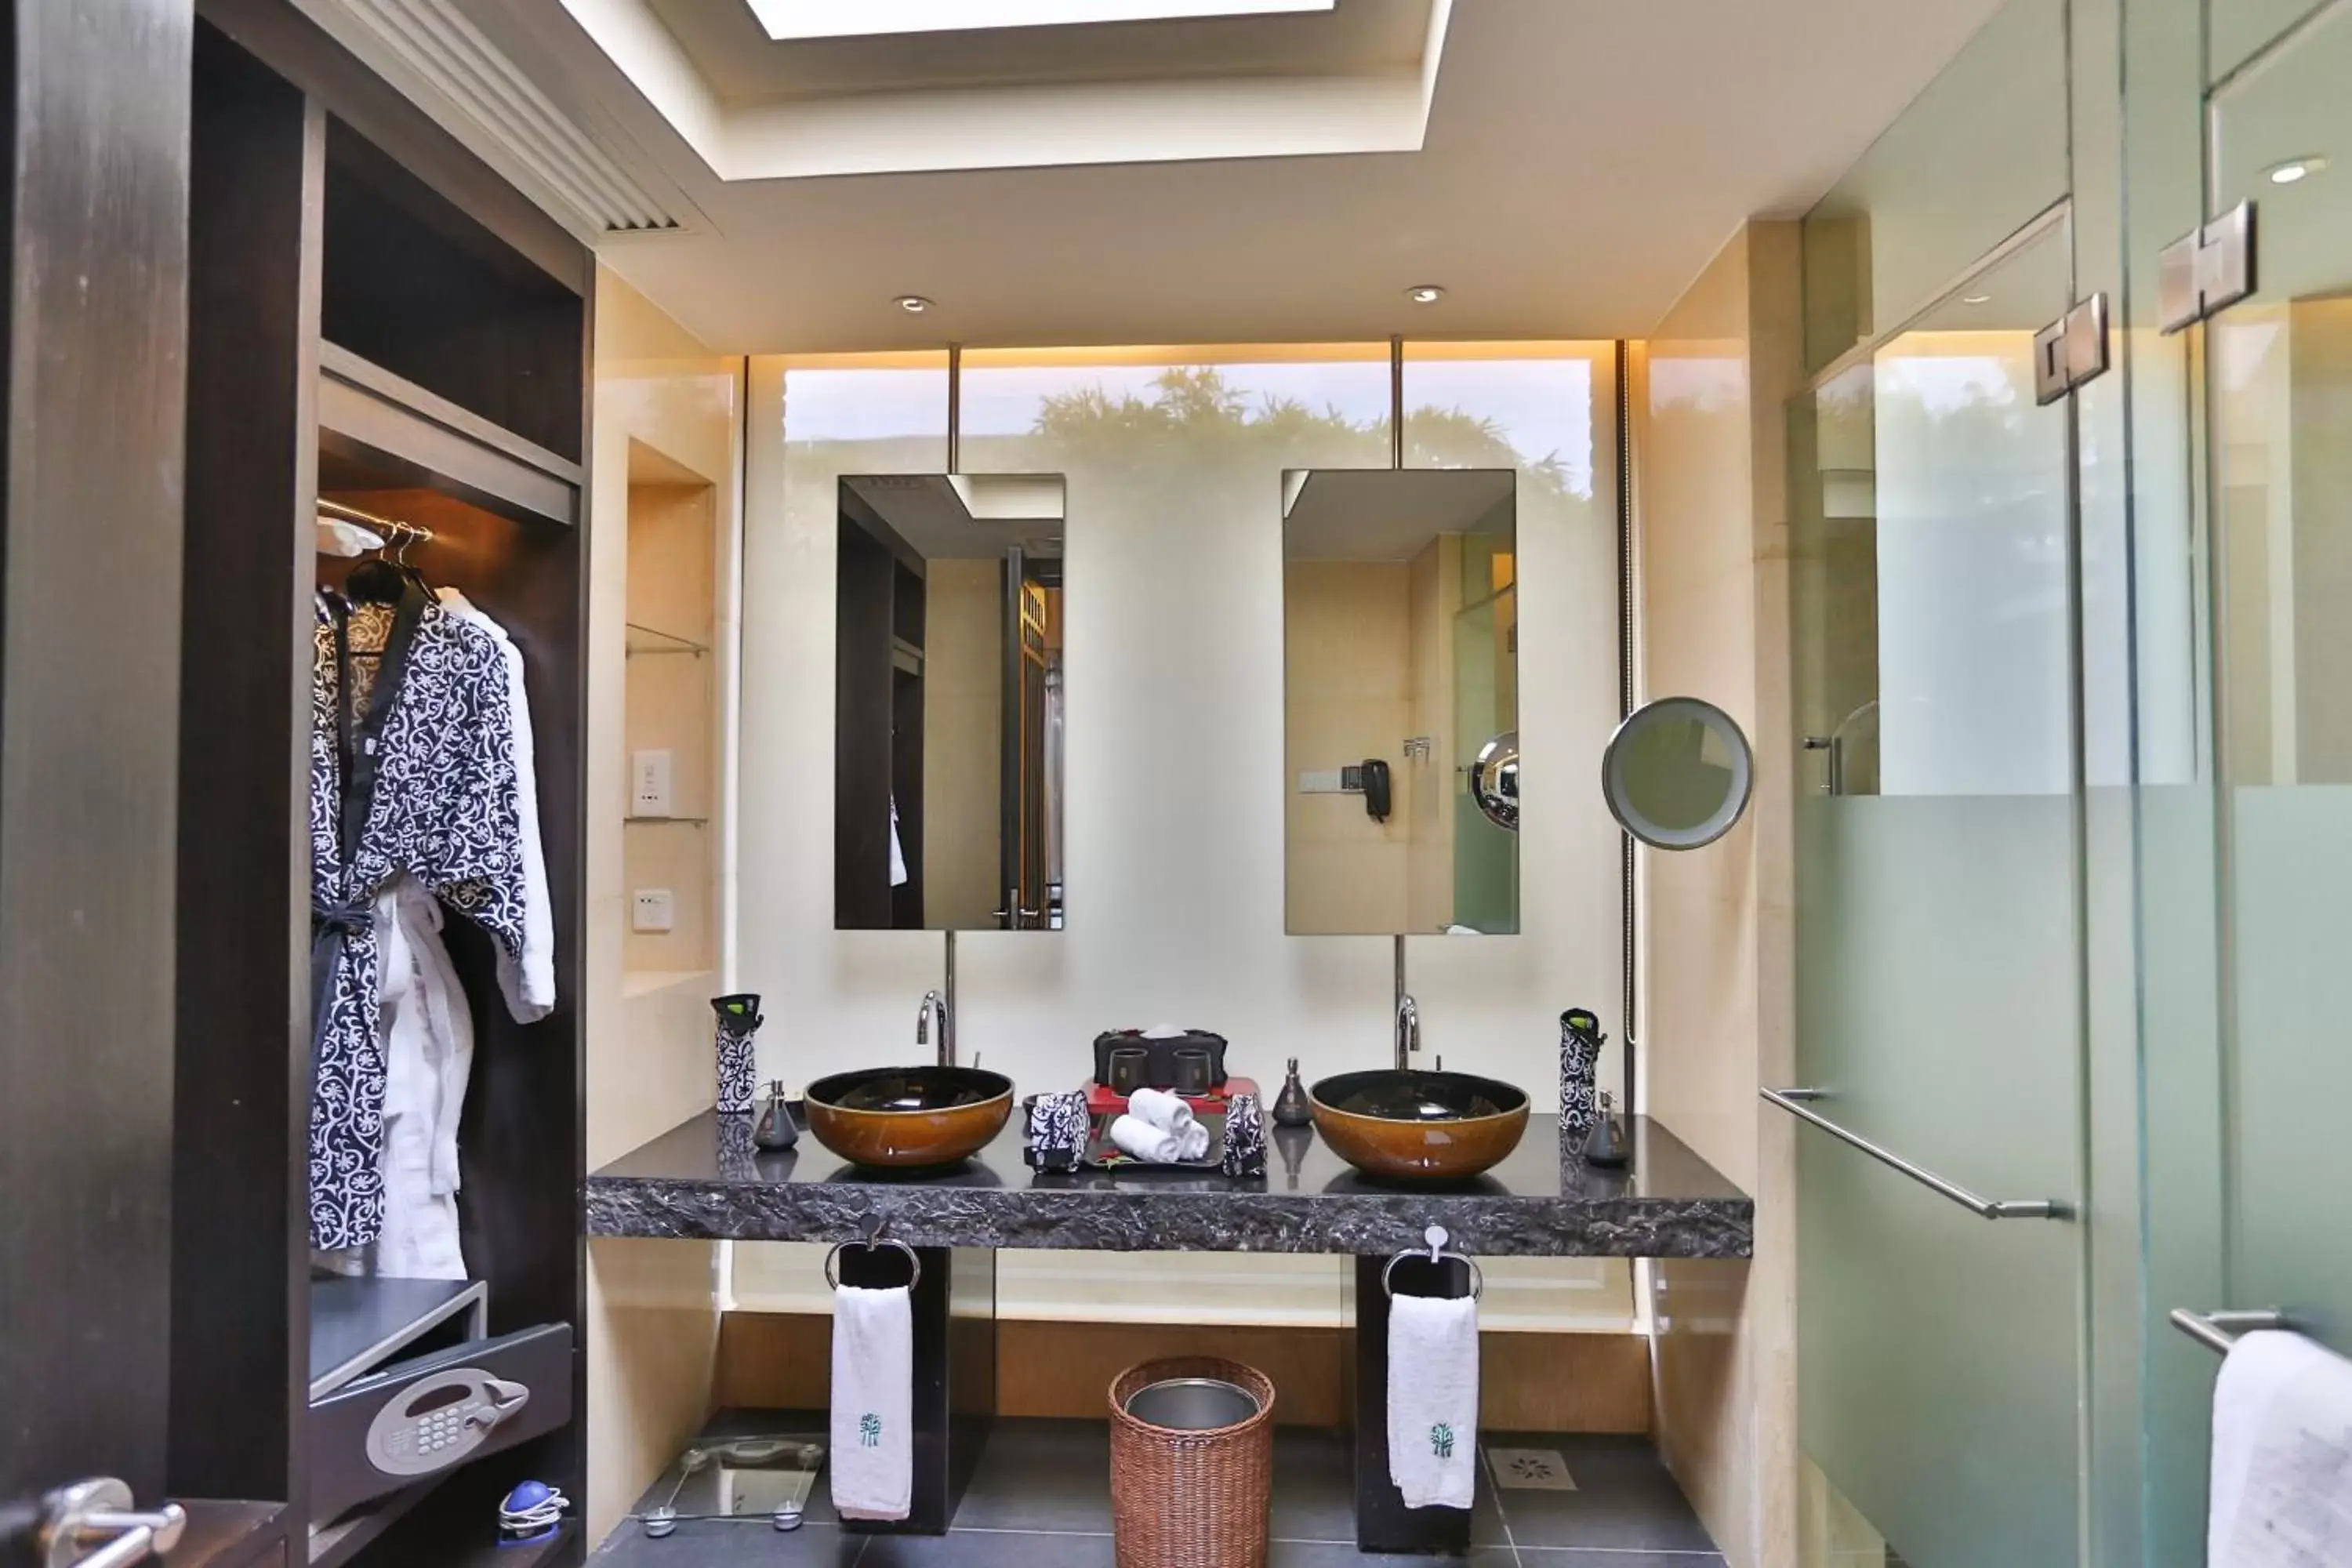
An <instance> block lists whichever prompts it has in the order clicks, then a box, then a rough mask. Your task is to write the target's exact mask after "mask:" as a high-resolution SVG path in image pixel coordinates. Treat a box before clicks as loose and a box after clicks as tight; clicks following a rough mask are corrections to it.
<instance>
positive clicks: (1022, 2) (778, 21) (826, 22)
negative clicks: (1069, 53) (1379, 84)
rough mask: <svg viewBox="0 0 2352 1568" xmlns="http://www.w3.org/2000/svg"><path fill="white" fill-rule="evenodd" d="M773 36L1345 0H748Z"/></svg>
mask: <svg viewBox="0 0 2352 1568" xmlns="http://www.w3.org/2000/svg"><path fill="white" fill-rule="evenodd" d="M746 3H747V4H749V5H751V13H752V15H754V16H757V17H759V18H760V25H761V26H763V27H765V28H766V29H767V30H768V37H772V38H775V39H777V40H779V41H782V40H785V39H797V38H861V37H881V36H884V35H887V34H891V33H946V32H969V31H974V30H977V29H980V28H985V27H1046V26H1070V25H1073V24H1077V23H1086V22H1169V21H1186V20H1191V19H1193V18H1195V17H1201V16H1276V15H1280V14H1284V13H1289V12H1298V11H1328V10H1330V9H1332V8H1333V7H1334V6H1335V5H1337V4H1338V3H1339V0H746Z"/></svg>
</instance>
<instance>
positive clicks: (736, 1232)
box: [587, 1112, 1756, 1258]
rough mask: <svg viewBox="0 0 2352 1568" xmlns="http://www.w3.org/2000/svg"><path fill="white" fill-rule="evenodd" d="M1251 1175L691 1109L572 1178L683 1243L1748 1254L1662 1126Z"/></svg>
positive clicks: (1316, 1148) (1721, 1201)
mask: <svg viewBox="0 0 2352 1568" xmlns="http://www.w3.org/2000/svg"><path fill="white" fill-rule="evenodd" d="M1268 1145H1269V1146H1268V1148H1267V1150H1266V1175H1265V1179H1263V1180H1260V1181H1246V1182H1236V1181H1229V1180H1227V1179H1226V1178H1224V1177H1223V1176H1219V1175H1213V1174H1199V1175H1195V1174H1190V1173H1174V1172H1168V1173H1133V1172H1120V1173H1095V1172H1077V1173H1070V1174H1066V1175H1045V1174H1040V1173H1037V1172H1034V1171H1032V1170H1031V1169H1030V1168H1029V1167H1028V1166H1027V1165H1026V1164H1024V1163H1023V1161H1022V1158H1021V1119H1020V1118H1019V1117H1017V1116H1016V1117H1014V1118H1013V1119H1012V1120H1011V1121H1008V1122H1007V1123H1006V1124H1005V1128H1004V1131H1003V1132H1002V1133H1001V1134H999V1135H998V1137H997V1138H996V1140H995V1142H992V1143H991V1144H989V1145H988V1147H987V1148H985V1149H983V1150H982V1151H981V1152H980V1153H979V1154H977V1155H975V1156H974V1157H973V1158H971V1159H970V1160H968V1161H966V1162H964V1163H962V1164H961V1165H958V1166H954V1167H951V1168H950V1169H947V1170H944V1171H933V1172H923V1173H909V1174H904V1175H893V1174H890V1173H885V1172H878V1171H869V1170H862V1169H859V1168H857V1167H855V1166H852V1165H850V1164H847V1163H845V1162H844V1161H842V1160H841V1159H840V1158H839V1157H838V1156H836V1155H835V1154H833V1153H832V1152H830V1151H828V1150H826V1149H825V1148H824V1147H823V1146H822V1145H820V1144H819V1143H818V1142H816V1141H815V1140H814V1138H812V1137H810V1136H808V1135H807V1134H805V1133H803V1135H802V1138H801V1142H800V1147H799V1148H798V1149H796V1150H793V1151H790V1152H785V1153H782V1154H761V1153H759V1152H755V1151H754V1150H753V1149H752V1148H751V1141H750V1133H749V1122H748V1119H744V1120H741V1121H737V1122H736V1123H735V1124H734V1125H732V1126H730V1127H727V1128H724V1129H722V1127H721V1126H720V1120H719V1117H718V1116H716V1115H714V1114H711V1113H709V1112H705V1113H704V1114H703V1115H701V1116H698V1117H696V1118H695V1119H694V1120H692V1121H687V1122H684V1123H682V1124H680V1125H679V1126H677V1127H676V1128H673V1129H672V1130H670V1131H667V1132H666V1133H664V1134H662V1136H660V1137H659V1138H656V1139H655V1140H654V1141H653V1142H650V1143H647V1144H646V1145H645V1146H644V1147H642V1148H640V1149H637V1150H635V1151H634V1152H630V1153H628V1154H625V1155H623V1156H622V1157H621V1158H620V1159H618V1160H615V1161H614V1162H613V1163H611V1164H609V1165H607V1166H605V1167H604V1169H603V1170H601V1171H598V1172H597V1173H594V1174H593V1175H592V1176H590V1177H589V1178H588V1184H587V1209H588V1234H589V1235H591V1236H636V1237H674V1238H679V1239H687V1240H721V1239H724V1240H734V1241H820V1242H821V1241H855V1240H857V1239H859V1238H860V1237H863V1236H864V1235H865V1234H866V1232H865V1228H864V1227H865V1224H866V1221H867V1220H868V1218H869V1217H870V1216H875V1215H878V1216H880V1217H881V1219H882V1221H883V1225H884V1234H885V1235H887V1236H891V1237H897V1238H898V1239H899V1240H901V1241H904V1242H907V1243H908V1244H910V1245H913V1246H917V1247H1069V1248H1076V1249H1080V1250H1092V1251H1097V1252H1150V1251H1169V1252H1328V1253H1353V1254H1358V1255H1372V1254H1378V1253H1387V1252H1394V1251H1398V1250H1401V1249H1402V1248H1405V1247H1417V1246H1421V1245H1423V1243H1422V1239H1421V1235H1422V1232H1423V1229H1425V1228H1426V1227H1427V1226H1431V1225H1442V1226H1445V1228H1446V1229H1447V1230H1448V1231H1449V1232H1451V1233H1452V1235H1453V1237H1454V1245H1455V1246H1456V1247H1460V1248H1461V1249H1462V1250H1464V1251H1465V1252H1469V1253H1472V1254H1475V1255H1483V1256H1487V1257H1506V1256H1513V1257H1524V1258H1746V1257H1748V1253H1749V1250H1750V1247H1751V1245H1752V1241H1753V1233H1754V1224H1755V1212H1756V1205H1755V1204H1754V1202H1753V1201H1752V1200H1750V1199H1749V1198H1748V1194H1745V1193H1742V1192H1741V1191H1739V1189H1738V1188H1737V1187H1735V1186H1733V1185H1732V1184H1730V1183H1729V1182H1728V1181H1727V1180H1725V1179H1724V1177H1723V1176H1722V1175H1721V1174H1720V1173H1717V1171H1716V1169H1715V1168H1714V1167H1713V1166H1711V1165H1709V1164H1708V1163H1706V1161H1704V1160H1702V1159H1700V1158H1699V1157H1698V1155H1696V1153H1694V1152H1691V1150H1690V1148H1689V1146H1688V1145H1686V1144H1685V1143H1684V1142H1682V1141H1681V1140H1680V1139H1678V1138H1676V1137H1675V1135H1674V1134H1673V1133H1671V1132H1669V1131H1666V1130H1665V1129H1664V1128H1663V1127H1661V1126H1659V1125H1657V1124H1656V1123H1655V1122H1654V1121H1650V1120H1649V1119H1648V1118H1647V1117H1637V1118H1635V1120H1634V1160H1633V1166H1632V1168H1631V1169H1629V1170H1625V1171H1617V1172H1609V1171H1599V1170H1595V1169H1593V1168H1591V1166H1588V1165H1586V1164H1585V1163H1583V1161H1582V1160H1581V1159H1580V1157H1579V1156H1578V1154H1577V1152H1575V1151H1573V1150H1570V1151H1568V1152H1566V1158H1563V1157H1562V1153H1563V1152H1562V1150H1561V1148H1560V1136H1559V1118H1558V1117H1557V1116H1536V1117H1532V1118H1530V1119H1529V1121H1528V1131H1527V1136H1526V1137H1525V1138H1523V1139H1521V1140H1520V1142H1519V1146H1518V1148H1517V1149H1516V1150H1514V1151H1513V1152H1512V1153H1511V1155H1510V1157H1509V1158H1508V1159H1507V1160H1505V1161H1504V1162H1503V1163H1501V1164H1499V1165H1497V1166H1496V1167H1495V1168H1494V1169H1493V1170H1492V1171H1490V1172H1488V1173H1486V1175H1484V1176H1481V1177H1480V1178H1478V1179H1477V1180H1476V1181H1475V1182H1471V1183H1466V1184H1454V1185H1450V1186H1443V1187H1408V1186H1404V1185H1402V1184H1389V1183H1383V1182H1380V1181H1377V1180H1375V1179H1373V1178H1371V1177H1370V1176H1366V1175H1363V1174H1360V1173H1358V1172H1357V1171H1356V1170H1355V1169H1354V1168H1353V1167H1352V1166H1350V1165H1349V1164H1347V1163H1345V1162H1344V1161H1342V1160H1341V1159H1340V1158H1339V1156H1338V1155H1337V1154H1335V1153H1333V1152H1331V1151H1330V1150H1329V1149H1328V1148H1327V1147H1325V1146H1324V1143H1323V1142H1322V1140H1321V1139H1320V1138H1318V1137H1317V1136H1316V1135H1315V1134H1314V1133H1313V1131H1311V1130H1308V1129H1303V1128H1302V1129H1297V1130H1295V1131H1294V1130H1284V1129H1275V1130H1272V1136H1270V1137H1269V1139H1268Z"/></svg>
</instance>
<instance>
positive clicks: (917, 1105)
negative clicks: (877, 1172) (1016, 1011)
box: [808, 1067, 1013, 1170]
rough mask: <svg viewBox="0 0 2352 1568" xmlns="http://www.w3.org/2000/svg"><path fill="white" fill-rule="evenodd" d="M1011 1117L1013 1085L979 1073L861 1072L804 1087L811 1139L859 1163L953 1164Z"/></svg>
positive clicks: (904, 1166) (896, 1166)
mask: <svg viewBox="0 0 2352 1568" xmlns="http://www.w3.org/2000/svg"><path fill="white" fill-rule="evenodd" d="M1012 1113H1013V1080H1012V1079H1009V1078H1006V1077H1005V1076H1004V1075H1003V1073H1001V1072H986V1071H983V1070H982V1069H981V1068H943V1067H922V1068H860V1069H859V1070H858V1071H856V1072H841V1073H835V1074H834V1075H833V1076H832V1077H831V1078H821V1079H817V1080H816V1081H815V1082H814V1083H813V1084H811V1085H809V1086H808V1126H809V1131H811V1132H813V1133H814V1134H815V1135H816V1141H817V1142H820V1143H822V1144H824V1146H825V1147H826V1148H828V1149H830V1150H832V1151H833V1152H835V1153H836V1154H838V1155H840V1156H841V1157H842V1158H843V1159H845V1160H848V1161H850V1162H852V1163H856V1164H860V1165H878V1166H883V1167H886V1168H889V1169H897V1170H904V1169H908V1168H912V1167H918V1166H923V1165H952V1164H954V1163H956V1162H957V1161H959V1160H961V1159H964V1158H967V1157H968V1156H970V1155H971V1154H973V1153H975V1152H978V1151H979V1150H980V1149H981V1148H982V1147H983V1146H985V1145H986V1144H987V1142H988V1141H989V1140H990V1139H992V1138H993V1137H995V1136H996V1134H997V1133H998V1131H1001V1130H1002V1129H1003V1126H1004V1119H1005V1118H1006V1117H1008V1116H1010V1115H1012Z"/></svg>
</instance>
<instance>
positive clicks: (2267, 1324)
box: [2172, 1307, 2294, 1355]
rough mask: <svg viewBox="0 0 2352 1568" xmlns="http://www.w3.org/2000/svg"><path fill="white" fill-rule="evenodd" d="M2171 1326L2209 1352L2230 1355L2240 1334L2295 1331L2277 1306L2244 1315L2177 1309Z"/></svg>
mask: <svg viewBox="0 0 2352 1568" xmlns="http://www.w3.org/2000/svg"><path fill="white" fill-rule="evenodd" d="M2172 1326H2173V1327H2174V1328H2176V1329H2179V1331H2181V1332H2182V1333H2184V1334H2187V1335H2188V1336H2189V1338H2190V1339H2192V1340H2195V1341H2196V1342H2198V1343H2199V1344H2200V1345H2203V1346H2204V1347H2205V1348H2206V1349H2207V1350H2210V1351H2218V1352H2221V1354H2222V1355H2228V1354H2229V1353H2230V1347H2231V1345H2233V1344H2235V1343H2237V1342H2238V1336H2239V1335H2240V1334H2246V1333H2252V1332H2253V1331H2255V1330H2257V1329H2289V1330H2292V1329H2293V1328H2294V1323H2293V1322H2292V1321H2289V1320H2288V1318H2287V1315H2286V1314H2285V1313H2284V1312H2282V1311H2280V1310H2277V1309H2276V1308H2274V1307H2269V1308H2262V1309H2258V1310H2251V1311H2243V1312H2192V1311H2190V1310H2189V1309H2188V1308H2186V1307H2175V1308H2174V1309H2172Z"/></svg>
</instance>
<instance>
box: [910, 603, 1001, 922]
mask: <svg viewBox="0 0 2352 1568" xmlns="http://www.w3.org/2000/svg"><path fill="white" fill-rule="evenodd" d="M1003 656H1004V568H1003V563H1002V562H998V561H933V562H931V563H929V566H928V568H927V569H926V570H925V572H924V574H923V923H924V924H925V925H927V926H931V927H934V928H939V929H947V928H953V929H956V930H962V931H969V930H973V929H981V930H987V929H991V928H992V927H994V925H995V924H996V917H995V913H994V911H995V910H997V909H999V908H1000V907H1002V906H1003V902H1004V889H1003V888H1001V887H999V886H997V879H998V876H999V874H1000V872H1001V870H1002V866H1003V862H1002V859H1001V858H1000V854H999V840H1000V839H1001V838H1002V837H1003V825H1002V824H1001V823H1000V821H999V820H998V816H997V797H998V795H999V794H1000V792H1001V791H1002V789H1003V773H1002V766H1001V763H1000V758H999V753H1000V752H1001V751H1002V750H1003V739H1004V737H1003V716H1004V673H1003Z"/></svg>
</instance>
